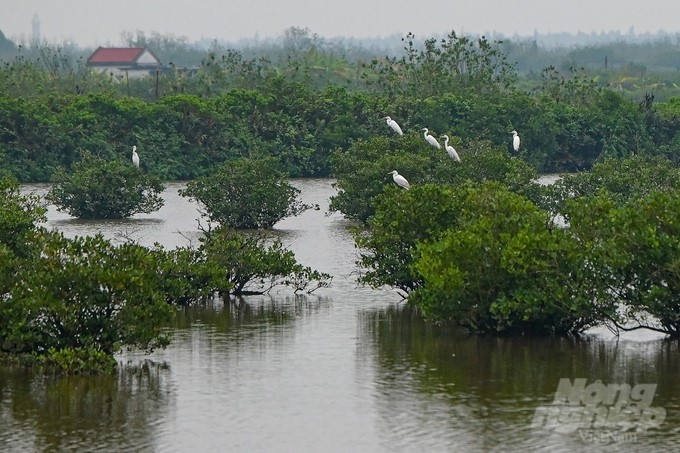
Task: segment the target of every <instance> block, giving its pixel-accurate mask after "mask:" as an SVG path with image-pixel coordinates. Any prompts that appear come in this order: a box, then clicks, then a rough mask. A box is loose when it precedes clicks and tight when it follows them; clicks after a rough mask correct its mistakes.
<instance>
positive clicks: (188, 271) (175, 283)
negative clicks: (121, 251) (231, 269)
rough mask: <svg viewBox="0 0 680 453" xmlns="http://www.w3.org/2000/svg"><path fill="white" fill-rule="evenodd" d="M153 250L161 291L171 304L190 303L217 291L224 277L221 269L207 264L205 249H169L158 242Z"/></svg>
mask: <svg viewBox="0 0 680 453" xmlns="http://www.w3.org/2000/svg"><path fill="white" fill-rule="evenodd" d="M150 253H151V254H152V255H153V257H154V260H155V263H156V266H157V268H156V276H157V281H158V285H159V287H160V291H161V292H162V293H163V295H164V296H165V299H166V301H167V302H168V303H169V304H173V305H190V304H192V303H194V302H200V301H204V300H206V299H208V298H210V297H211V296H212V295H213V293H214V291H215V284H214V282H215V281H219V280H220V279H221V277H222V271H221V269H218V268H215V267H211V266H208V265H206V264H205V253H204V251H203V250H202V249H194V248H191V247H178V248H175V249H172V250H165V249H164V248H163V247H161V246H160V245H158V244H156V246H155V247H153V248H152V249H151V250H150ZM218 286H219V285H218Z"/></svg>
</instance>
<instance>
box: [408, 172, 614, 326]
mask: <svg viewBox="0 0 680 453" xmlns="http://www.w3.org/2000/svg"><path fill="white" fill-rule="evenodd" d="M459 212H460V214H459V216H460V217H459V219H458V221H457V222H456V223H454V224H453V225H451V226H450V227H449V228H448V230H447V231H446V233H445V234H444V235H443V236H442V237H441V238H439V239H438V238H436V237H433V238H432V240H431V241H428V242H422V243H421V244H419V246H418V252H417V254H416V256H417V259H416V261H415V264H414V267H415V269H416V270H417V271H418V273H419V275H422V278H423V279H424V284H423V286H422V287H420V288H417V289H416V290H415V291H414V292H413V294H412V295H411V297H410V298H409V299H410V301H411V302H412V303H414V304H415V305H416V306H418V307H419V308H421V309H422V311H423V313H424V314H425V315H426V316H427V317H430V318H432V319H434V320H439V321H453V322H455V323H457V324H459V325H461V326H463V327H466V328H468V329H471V330H473V331H475V332H485V333H501V334H539V335H545V334H557V335H565V334H574V333H580V332H582V331H583V330H585V329H587V328H589V327H592V326H594V325H597V323H598V322H599V321H600V320H601V319H602V318H603V316H602V314H601V313H602V312H613V311H614V307H615V306H613V305H609V306H607V305H601V304H598V303H597V298H594V297H593V292H594V291H595V292H597V290H598V289H599V287H598V286H597V283H598V282H597V281H596V273H595V272H592V271H591V268H590V267H589V266H588V263H587V261H586V259H587V255H586V254H585V253H583V250H582V249H581V247H580V246H579V244H578V242H577V241H575V240H574V239H573V238H572V237H571V236H570V234H569V231H567V230H563V229H560V228H556V227H555V226H554V225H553V224H552V222H551V219H550V216H549V215H548V214H547V213H545V212H543V211H541V210H540V209H538V208H537V207H536V206H535V205H534V204H533V203H531V202H530V201H529V200H527V199H526V198H524V197H522V196H520V195H517V194H513V193H511V192H509V191H507V190H506V189H504V188H501V187H499V186H498V185H491V184H486V185H484V186H482V187H480V188H477V189H471V190H470V191H468V194H467V196H466V198H465V200H464V201H463V203H462V205H461V206H460V211H459Z"/></svg>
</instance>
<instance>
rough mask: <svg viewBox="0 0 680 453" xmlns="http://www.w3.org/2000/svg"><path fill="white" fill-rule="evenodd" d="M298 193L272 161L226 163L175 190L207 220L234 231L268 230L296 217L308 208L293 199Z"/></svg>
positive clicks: (269, 159)
mask: <svg viewBox="0 0 680 453" xmlns="http://www.w3.org/2000/svg"><path fill="white" fill-rule="evenodd" d="M299 192H300V191H299V190H298V189H296V188H295V187H293V186H291V185H290V183H288V181H287V180H286V175H285V174H284V173H283V172H281V171H280V169H279V166H278V164H277V161H276V160H275V159H272V158H264V159H245V158H241V159H236V160H233V161H229V162H226V163H224V164H223V165H221V166H220V167H218V168H217V169H216V170H215V171H214V172H213V173H212V174H210V175H207V176H202V177H200V178H197V179H195V180H193V181H190V182H189V183H188V184H187V187H186V189H184V190H180V191H179V193H180V195H182V196H183V197H190V198H191V199H194V200H196V201H198V202H199V204H200V205H201V206H202V207H203V209H204V211H205V214H206V215H207V216H208V218H209V219H210V220H211V221H215V222H219V223H220V224H221V225H223V226H226V227H229V228H236V229H251V228H253V229H255V228H270V227H272V226H273V225H274V224H275V223H276V222H278V221H279V220H281V219H283V218H284V217H287V216H295V215H298V214H300V213H301V212H303V211H304V210H306V209H307V208H308V206H305V205H304V204H302V202H300V201H299V200H298V199H297V196H298V194H299Z"/></svg>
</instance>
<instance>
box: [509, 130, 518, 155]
mask: <svg viewBox="0 0 680 453" xmlns="http://www.w3.org/2000/svg"><path fill="white" fill-rule="evenodd" d="M510 133H511V134H512V149H513V150H515V152H517V151H519V135H517V131H512V132H510Z"/></svg>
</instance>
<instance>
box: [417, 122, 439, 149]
mask: <svg viewBox="0 0 680 453" xmlns="http://www.w3.org/2000/svg"><path fill="white" fill-rule="evenodd" d="M421 130H422V131H423V136H424V137H425V140H426V141H427V143H429V144H430V145H432V146H434V147H435V148H437V149H442V145H440V144H439V142H438V141H437V139H436V138H434V137H433V136H431V135H430V134H428V132H429V130H428V129H427V128H426V127H424V128H422V129H421Z"/></svg>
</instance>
